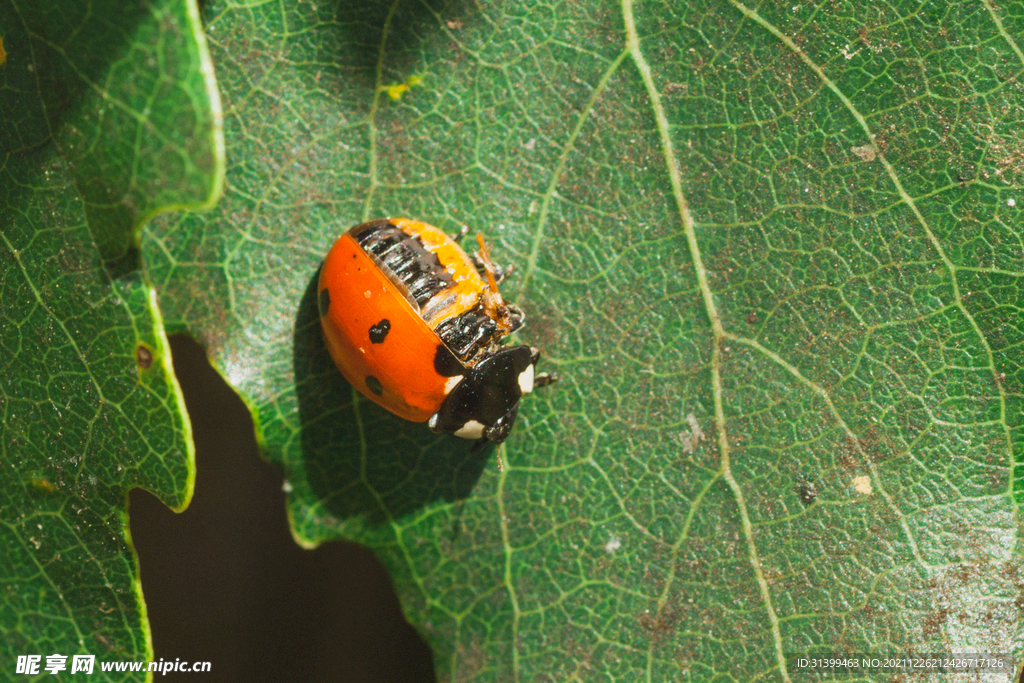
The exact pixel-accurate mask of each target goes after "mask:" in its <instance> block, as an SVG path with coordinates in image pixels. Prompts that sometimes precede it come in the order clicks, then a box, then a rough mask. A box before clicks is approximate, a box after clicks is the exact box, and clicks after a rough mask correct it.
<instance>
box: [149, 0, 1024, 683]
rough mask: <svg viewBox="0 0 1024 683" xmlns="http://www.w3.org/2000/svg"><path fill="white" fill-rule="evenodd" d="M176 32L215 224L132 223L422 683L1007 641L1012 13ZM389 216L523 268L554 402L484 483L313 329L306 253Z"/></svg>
mask: <svg viewBox="0 0 1024 683" xmlns="http://www.w3.org/2000/svg"><path fill="white" fill-rule="evenodd" d="M204 11H205V15H204V18H205V21H206V28H207V37H208V40H209V44H210V49H211V53H212V55H213V58H214V60H215V63H216V64H217V71H218V82H219V86H220V88H221V95H222V97H223V98H224V106H225V135H226V144H227V152H228V157H229V159H230V162H229V166H228V170H227V179H226V186H225V196H224V199H223V200H222V201H221V203H220V204H219V206H218V207H217V209H216V210H215V211H214V212H211V213H208V214H203V215H198V214H174V215H169V216H164V217H161V218H159V219H158V220H156V221H155V222H154V223H152V224H150V226H149V227H148V228H147V230H146V232H145V234H144V238H143V253H144V256H145V258H146V260H147V263H148V265H149V266H150V268H151V276H152V277H153V279H154V282H156V283H157V286H158V288H159V291H160V294H161V302H162V305H163V306H164V315H165V317H166V318H167V319H168V321H169V322H168V324H173V325H175V326H176V327H179V328H181V329H189V330H191V331H192V333H193V334H195V335H196V336H197V337H198V338H199V339H201V340H202V341H203V342H204V343H205V344H206V345H207V347H208V349H209V350H210V352H211V355H212V357H213V359H214V362H215V364H216V365H217V367H218V368H219V369H220V371H221V372H222V373H223V375H224V376H225V377H226V378H227V379H228V380H229V381H230V382H231V383H232V384H233V385H234V386H235V387H237V389H238V390H239V391H240V392H241V394H242V395H243V397H244V398H245V400H246V401H247V402H248V404H249V405H250V407H251V409H252V411H253V413H254V416H255V418H256V423H257V429H258V430H259V438H260V440H261V444H262V447H263V448H264V450H265V453H266V455H267V457H268V458H269V459H271V460H272V461H275V462H278V463H280V464H281V465H282V466H283V467H284V470H285V473H286V478H287V482H288V485H289V487H290V491H291V494H290V498H289V515H290V518H291V520H292V525H293V530H294V533H295V535H296V537H297V538H298V539H299V540H300V541H301V542H303V543H304V544H307V545H315V544H318V543H320V542H322V541H325V540H328V539H335V538H347V539H354V540H357V541H359V542H361V543H364V544H366V545H368V546H369V547H371V548H372V549H373V550H374V551H375V552H376V553H377V554H378V556H379V557H380V558H381V559H382V561H383V562H384V563H385V564H386V566H387V567H388V569H389V571H390V572H391V574H392V576H393V577H394V580H395V584H396V587H397V590H398V592H399V595H400V596H401V598H402V601H403V605H404V608H405V610H406V614H407V616H408V618H409V619H410V621H411V622H412V623H413V624H414V625H416V626H417V628H418V629H419V630H420V631H421V633H423V634H424V636H425V637H426V638H427V639H428V641H429V643H430V645H431V646H432V648H433V651H434V655H435V661H436V664H437V669H438V672H439V676H440V680H445V681H448V680H451V681H509V680H519V681H598V680H602V681H605V680H607V681H610V680H621V681H669V680H672V681H678V680H694V681H710V680H745V681H751V680H772V681H790V680H794V677H795V676H798V675H799V674H797V673H795V672H794V671H793V670H792V667H791V666H790V665H789V664H787V662H786V659H785V656H786V655H787V654H790V653H800V652H808V651H816V650H822V651H827V652H840V653H842V652H846V653H850V652H873V653H888V652H895V651H899V650H901V649H903V648H916V649H917V650H918V651H931V652H982V651H993V652H1007V653H1011V654H1013V655H1015V656H1018V657H1019V655H1020V654H1021V651H1022V648H1021V643H1022V619H1021V616H1022V615H1021V609H1022V608H1021V605H1024V567H1022V564H1021V552H1020V546H1019V537H1020V520H1019V518H1018V505H1019V502H1020V500H1021V495H1022V494H1021V490H1022V488H1024V470H1021V469H1019V467H1020V466H1019V465H1018V464H1017V463H1018V461H1019V460H1020V458H1021V452H1022V446H1024V433H1022V419H1021V411H1022V387H1024V369H1022V365H1021V342H1022V327H1021V319H1020V312H1021V302H1022V296H1021V294H1022V289H1021V288H1022V286H1024V277H1022V275H1024V241H1022V237H1021V229H1020V225H1021V219H1020V217H1019V216H1020V214H1019V212H1020V211H1021V210H1024V193H1022V192H1021V182H1022V180H1024V151H1022V150H1024V147H1022V146H1021V138H1020V133H1019V129H1020V123H1019V121H1020V112H1021V105H1022V104H1024V96H1022V92H1021V88H1020V85H1019V83H1018V78H1019V77H1020V75H1021V73H1022V70H1024V52H1022V49H1021V45H1022V44H1024V43H1022V36H1024V33H1022V28H1024V6H1022V5H1021V3H1019V2H1013V3H1000V4H998V5H997V4H995V3H991V2H988V0H984V1H982V2H979V3H944V2H937V3H934V2H933V3H874V4H869V5H867V6H865V5H864V4H863V3H853V2H829V3H814V2H809V3H803V2H802V3H795V2H794V3H784V4H783V3H762V4H760V5H758V4H752V3H751V4H744V3H743V2H740V1H738V0H737V1H729V0H709V1H701V0H698V1H697V2H692V3H682V2H653V1H652V2H639V1H636V2H634V1H632V0H624V1H623V2H621V3H614V2H607V1H603V0H602V1H597V0H595V1H587V2H582V1H581V2H560V3H559V2H556V3H548V2H543V1H535V0H530V1H529V2H518V1H516V2H512V1H509V2H497V1H496V2H490V1H484V2H436V1H433V0H422V1H414V0H387V1H382V2H347V1H346V2H342V1H334V2H328V1H324V2H317V3H308V2H307V3H252V4H243V3H231V2H223V1H221V0H211V1H210V2H209V4H208V5H206V7H205V9H204ZM419 79H421V80H419ZM396 86H397V87H396ZM389 88H390V90H389ZM392 94H393V95H394V97H392ZM379 216H407V217H412V218H417V219H420V220H424V221H427V222H429V223H432V224H435V225H437V226H438V227H441V228H442V229H445V230H447V231H449V232H450V233H455V232H456V231H458V229H459V228H460V227H461V226H463V225H468V226H469V227H470V229H471V231H473V232H476V231H480V232H482V233H483V234H484V236H485V237H486V238H487V239H488V240H489V241H490V242H491V243H492V254H493V256H494V257H495V258H496V259H497V260H498V261H499V262H502V263H505V264H514V266H515V270H514V271H513V272H512V274H511V275H510V276H509V278H508V280H507V281H506V283H505V284H504V286H503V291H504V293H505V296H506V298H508V299H509V300H511V301H513V302H515V303H517V304H518V305H520V306H521V307H522V308H523V309H524V311H525V312H526V315H527V320H528V322H527V326H526V328H525V329H524V330H523V331H521V332H519V333H518V335H517V339H519V340H521V341H523V342H526V343H530V344H533V345H535V346H537V347H539V348H541V349H542V350H543V354H544V355H543V358H542V361H541V369H543V370H548V371H551V370H554V371H557V372H558V373H559V375H560V376H561V380H560V381H559V382H558V383H557V384H556V385H554V386H552V387H548V388H545V389H544V390H541V391H538V392H536V393H534V394H533V395H531V396H529V397H527V398H526V399H524V401H523V404H522V406H521V409H520V413H519V422H518V424H517V426H516V428H515V430H513V433H512V435H511V437H510V438H509V440H508V441H507V442H506V444H505V445H504V446H503V447H502V449H501V453H500V455H501V458H502V461H503V463H504V469H503V470H499V467H498V463H497V458H496V457H495V453H493V452H487V451H486V450H485V451H484V452H482V453H477V454H471V453H470V444H469V442H464V441H460V440H458V439H455V438H452V437H447V436H435V435H433V434H430V433H429V431H428V430H427V429H426V428H425V427H424V426H423V425H416V424H411V423H405V422H402V421H401V420H399V419H397V418H394V417H392V416H391V415H390V414H388V413H386V412H385V411H383V410H382V409H380V408H378V407H377V406H375V405H373V404H371V403H369V402H367V401H365V400H362V399H361V398H359V397H358V395H356V394H355V392H354V391H353V390H352V388H351V387H349V386H348V385H347V384H346V383H345V381H344V380H343V379H342V378H341V376H340V374H339V373H338V372H337V371H336V370H335V369H334V366H333V364H332V363H331V360H330V358H329V357H328V355H327V353H326V351H325V349H324V344H323V341H322V339H321V335H320V329H319V322H318V319H317V313H316V304H315V295H316V277H317V271H318V266H319V263H320V261H321V259H322V258H323V256H324V254H326V252H327V250H328V248H329V247H330V245H331V244H332V242H333V241H334V240H335V238H336V237H337V236H338V235H339V234H340V233H341V232H343V231H344V230H346V229H347V228H349V227H350V226H352V225H355V224H357V223H359V222H361V221H364V220H368V219H371V218H375V217H379ZM863 676H864V677H865V678H866V679H872V680H873V679H874V678H875V677H877V676H882V674H864V675H863Z"/></svg>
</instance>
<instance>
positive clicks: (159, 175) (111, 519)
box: [0, 0, 223, 680]
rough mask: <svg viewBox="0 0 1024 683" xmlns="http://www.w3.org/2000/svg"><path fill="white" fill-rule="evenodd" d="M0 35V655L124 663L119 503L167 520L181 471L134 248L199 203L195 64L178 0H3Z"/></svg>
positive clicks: (204, 184)
mask: <svg viewBox="0 0 1024 683" xmlns="http://www.w3.org/2000/svg"><path fill="white" fill-rule="evenodd" d="M0 33H2V39H3V46H4V50H5V52H6V61H5V62H4V63H3V64H2V65H0V79H2V81H0V82H2V85H0V88H2V93H3V95H2V97H0V108H2V117H0V415H2V417H3V420H2V427H0V448H2V463H3V465H4V468H5V470H6V471H5V473H4V479H3V482H4V483H3V486H2V487H0V511H2V514H0V516H2V518H3V520H4V524H3V525H0V544H2V545H3V547H4V548H6V551H5V552H4V553H3V554H0V576H2V577H3V582H2V585H3V590H4V595H3V600H2V601H0V642H2V645H0V659H2V660H3V662H4V671H5V675H12V674H13V673H14V666H15V660H16V658H17V657H18V656H22V655H32V654H36V655H43V656H44V657H45V656H46V655H50V654H62V655H65V656H69V659H68V660H67V671H70V664H71V660H70V655H72V654H94V655H96V657H97V660H98V661H102V660H107V661H109V660H129V659H137V660H142V659H145V658H146V657H149V656H151V655H152V648H151V645H150V642H149V640H150V639H149V628H148V624H147V623H146V620H145V605H144V604H143V602H142V596H141V590H140V586H139V582H138V567H137V562H136V560H135V557H134V553H133V551H132V549H131V539H130V538H129V536H128V526H127V510H126V506H127V495H128V490H129V489H131V488H133V487H136V486H139V487H143V488H146V489H148V490H150V491H152V492H153V493H155V494H156V495H157V496H159V497H160V499H161V500H163V501H164V502H165V503H166V504H167V505H169V506H171V507H173V508H175V509H181V508H183V507H184V506H185V505H187V503H188V500H189V498H190V497H191V493H192V483H193V479H194V476H195V471H194V468H193V462H192V461H193V453H192V441H191V433H190V428H189V423H188V420H187V416H186V415H185V413H184V404H183V402H182V400H181V395H180V392H179V390H178V385H177V382H176V381H175V379H174V374H173V369H172V367H171V361H170V353H169V350H168V347H167V340H166V337H165V334H164V329H163V323H162V320H161V317H160V312H159V310H158V308H157V306H156V295H155V292H154V290H153V288H152V287H151V286H150V285H149V284H148V282H147V281H146V279H145V277H144V276H143V274H142V273H141V272H140V270H139V267H138V256H139V252H138V248H137V246H135V245H136V244H137V242H138V237H137V235H138V231H139V228H140V225H141V222H142V221H143V220H145V219H146V217H147V216H150V215H153V214H155V213H157V212H159V211H164V210H167V209H169V208H173V207H181V206H190V207H192V208H201V207H202V206H204V205H207V204H209V203H210V202H212V201H213V200H214V199H215V197H216V195H217V193H218V192H219V186H220V183H221V179H222V174H223V147H222V143H221V140H220V138H219V136H220V132H219V121H218V107H219V105H218V104H217V102H216V99H215V92H214V91H212V90H211V89H210V86H211V85H212V81H211V80H210V79H208V74H209V73H210V69H209V57H208V55H207V54H206V53H205V46H204V44H203V36H202V34H201V32H200V31H199V20H198V12H197V10H196V7H195V5H194V4H193V3H190V2H181V1H180V0H167V1H165V2H156V3H145V2H143V3H134V4H130V5H128V6H126V5H124V4H123V3H120V2H114V1H113V0H93V1H92V2H89V3H82V2H77V1H74V2H73V1H70V0H69V1H67V2H47V3H36V2H20V1H11V0H3V1H0ZM211 93H213V97H211ZM45 663H46V660H45V658H44V659H43V661H42V664H43V665H44V666H45ZM95 671H96V673H100V671H99V665H98V664H97V665H96V669H95ZM43 673H45V672H43ZM65 675H67V672H65ZM100 678H104V679H108V680H110V679H114V678H117V679H123V678H125V677H124V676H123V675H122V676H113V675H112V676H107V675H101V676H100Z"/></svg>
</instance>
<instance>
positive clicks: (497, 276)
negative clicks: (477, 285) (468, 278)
mask: <svg viewBox="0 0 1024 683" xmlns="http://www.w3.org/2000/svg"><path fill="white" fill-rule="evenodd" d="M470 258H471V259H472V260H473V265H474V266H476V270H477V272H478V273H480V277H483V278H486V277H487V266H486V264H485V263H484V260H483V259H482V258H480V257H479V256H477V255H476V254H474V255H473V256H470ZM491 268H493V269H494V270H493V272H494V282H495V283H496V284H499V285H500V284H501V283H502V282H504V281H505V278H507V277H508V276H509V275H510V274H511V273H514V272H515V270H516V267H515V266H514V265H511V266H509V267H508V268H505V267H503V266H500V265H498V264H497V263H494V262H491Z"/></svg>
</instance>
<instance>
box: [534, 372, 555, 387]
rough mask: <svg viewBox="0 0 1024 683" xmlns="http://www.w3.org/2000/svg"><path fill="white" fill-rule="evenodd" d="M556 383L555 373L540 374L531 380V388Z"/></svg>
mask: <svg viewBox="0 0 1024 683" xmlns="http://www.w3.org/2000/svg"><path fill="white" fill-rule="evenodd" d="M557 381H558V373H557V372H542V373H540V374H538V375H537V376H536V377H534V378H533V388H534V389H536V388H537V387H546V386H547V385H549V384H554V383H555V382H557Z"/></svg>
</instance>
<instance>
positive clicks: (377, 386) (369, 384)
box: [366, 375, 384, 396]
mask: <svg viewBox="0 0 1024 683" xmlns="http://www.w3.org/2000/svg"><path fill="white" fill-rule="evenodd" d="M366 388H367V389H369V390H370V391H372V392H373V393H375V394H377V395H378V396H383V395H384V385H383V384H381V383H380V380H379V379H377V378H376V377H374V376H373V375H367V376H366Z"/></svg>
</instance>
